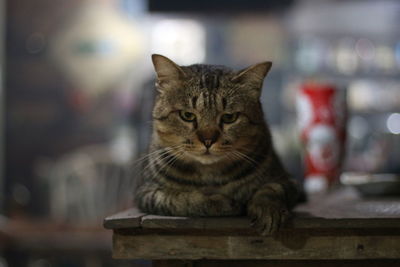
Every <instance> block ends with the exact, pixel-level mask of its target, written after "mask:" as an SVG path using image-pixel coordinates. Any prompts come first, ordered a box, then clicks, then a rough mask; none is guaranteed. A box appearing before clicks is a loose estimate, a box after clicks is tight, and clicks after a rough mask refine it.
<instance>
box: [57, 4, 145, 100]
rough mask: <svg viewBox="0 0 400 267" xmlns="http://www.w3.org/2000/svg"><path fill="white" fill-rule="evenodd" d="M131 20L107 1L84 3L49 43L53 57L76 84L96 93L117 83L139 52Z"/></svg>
mask: <svg viewBox="0 0 400 267" xmlns="http://www.w3.org/2000/svg"><path fill="white" fill-rule="evenodd" d="M142 42H143V39H142V36H141V34H140V33H139V32H138V30H137V29H136V28H135V26H134V25H133V23H131V22H130V21H128V20H127V19H125V18H124V17H123V16H122V15H121V13H119V11H118V10H117V9H115V8H114V7H113V6H111V5H106V4H98V3H97V4H95V3H91V4H87V5H84V6H83V7H82V9H81V10H80V12H78V13H77V14H76V17H74V18H71V20H70V23H69V24H68V25H67V27H66V28H65V29H64V30H62V31H61V32H59V33H58V35H57V36H56V37H55V38H54V40H53V42H52V57H53V58H54V59H55V60H56V62H57V63H58V64H59V66H60V67H61V68H62V70H63V71H64V72H65V74H66V75H68V76H69V78H70V79H71V81H72V82H73V83H75V84H76V86H77V87H80V88H83V89H85V90H89V91H90V92H91V93H99V92H101V91H102V90H104V89H107V88H109V87H110V86H112V85H113V84H114V83H115V82H117V81H118V80H119V79H120V78H121V76H122V75H123V74H124V73H126V72H127V70H128V69H129V68H130V66H131V65H132V63H133V62H134V60H135V59H136V58H137V57H138V55H139V54H140V53H141V52H142V49H143V44H142Z"/></svg>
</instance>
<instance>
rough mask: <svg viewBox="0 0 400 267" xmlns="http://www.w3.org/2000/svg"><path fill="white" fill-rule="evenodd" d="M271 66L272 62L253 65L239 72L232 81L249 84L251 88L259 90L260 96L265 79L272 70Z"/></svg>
mask: <svg viewBox="0 0 400 267" xmlns="http://www.w3.org/2000/svg"><path fill="white" fill-rule="evenodd" d="M271 66H272V62H270V61H266V62H263V63H259V64H255V65H252V66H250V67H248V68H246V69H244V70H241V71H239V72H238V74H237V75H235V76H234V77H233V78H232V81H233V82H237V83H243V84H248V85H250V86H251V88H253V89H256V90H258V94H260V91H261V87H262V84H263V81H264V78H265V76H266V75H267V73H268V72H269V70H270V69H271Z"/></svg>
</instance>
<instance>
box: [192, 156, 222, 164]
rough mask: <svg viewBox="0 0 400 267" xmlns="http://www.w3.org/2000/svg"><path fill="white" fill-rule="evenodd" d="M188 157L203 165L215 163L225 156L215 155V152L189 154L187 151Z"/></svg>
mask: <svg viewBox="0 0 400 267" xmlns="http://www.w3.org/2000/svg"><path fill="white" fill-rule="evenodd" d="M187 156H188V158H190V160H192V161H195V162H198V163H201V164H203V165H210V164H215V163H218V162H220V161H222V160H223V159H224V157H223V156H221V155H215V154H210V153H208V154H205V153H204V154H191V153H190V154H189V153H187Z"/></svg>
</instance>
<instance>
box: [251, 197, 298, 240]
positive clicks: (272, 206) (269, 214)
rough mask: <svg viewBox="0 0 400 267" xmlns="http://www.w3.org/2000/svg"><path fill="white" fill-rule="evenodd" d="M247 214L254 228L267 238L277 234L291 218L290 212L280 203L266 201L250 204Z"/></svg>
mask: <svg viewBox="0 0 400 267" xmlns="http://www.w3.org/2000/svg"><path fill="white" fill-rule="evenodd" d="M247 214H248V216H249V217H250V218H251V220H252V226H253V227H254V228H255V229H256V230H257V231H258V232H259V233H260V234H261V235H263V236H265V235H273V234H275V233H276V232H277V231H278V230H279V229H280V228H281V227H282V226H283V225H284V223H285V222H286V220H287V219H288V218H289V215H290V212H289V210H288V209H287V208H286V205H284V204H283V203H281V202H279V201H266V202H261V203H250V204H249V205H248V207H247Z"/></svg>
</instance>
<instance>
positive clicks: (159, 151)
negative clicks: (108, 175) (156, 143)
mask: <svg viewBox="0 0 400 267" xmlns="http://www.w3.org/2000/svg"><path fill="white" fill-rule="evenodd" d="M179 147H180V145H177V146H172V147H164V148H160V149H157V150H155V151H152V152H150V153H148V154H146V155H144V156H142V157H140V158H138V159H136V160H135V161H133V162H132V167H137V165H138V164H140V163H142V162H143V161H145V160H147V159H148V158H150V157H151V156H153V155H154V154H157V153H160V155H161V154H167V153H168V152H170V151H172V150H174V149H176V148H179Z"/></svg>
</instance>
